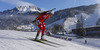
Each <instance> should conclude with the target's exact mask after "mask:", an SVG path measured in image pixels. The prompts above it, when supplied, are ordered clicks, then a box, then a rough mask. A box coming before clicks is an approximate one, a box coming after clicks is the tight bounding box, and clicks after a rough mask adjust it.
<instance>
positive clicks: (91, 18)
mask: <svg viewBox="0 0 100 50" xmlns="http://www.w3.org/2000/svg"><path fill="white" fill-rule="evenodd" d="M98 11H99V10H98V9H95V12H94V13H92V14H86V13H80V14H77V15H76V16H75V17H70V18H68V19H66V20H65V21H64V29H66V30H68V31H71V30H72V29H75V28H76V23H77V20H78V19H79V20H80V17H81V16H82V17H83V19H84V27H89V26H96V22H97V21H98V19H99V18H100V17H99V16H100V15H99V13H98Z"/></svg>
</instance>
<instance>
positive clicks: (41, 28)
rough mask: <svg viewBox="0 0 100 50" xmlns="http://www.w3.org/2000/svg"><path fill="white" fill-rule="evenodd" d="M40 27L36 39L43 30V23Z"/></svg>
mask: <svg viewBox="0 0 100 50" xmlns="http://www.w3.org/2000/svg"><path fill="white" fill-rule="evenodd" d="M38 28H39V31H38V32H37V35H36V38H35V40H37V38H38V36H39V34H40V32H41V31H42V30H43V27H42V26H41V24H39V25H38Z"/></svg>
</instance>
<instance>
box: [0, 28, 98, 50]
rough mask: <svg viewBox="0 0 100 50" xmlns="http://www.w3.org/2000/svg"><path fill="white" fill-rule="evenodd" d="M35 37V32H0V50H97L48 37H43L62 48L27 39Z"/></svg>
mask: <svg viewBox="0 0 100 50" xmlns="http://www.w3.org/2000/svg"><path fill="white" fill-rule="evenodd" d="M35 35H36V32H23V31H14V30H0V50H66V49H67V50H94V49H95V50H99V49H97V48H95V47H94V48H92V47H87V46H85V45H80V44H77V43H73V42H70V41H65V40H61V39H57V38H54V37H48V36H45V38H46V39H49V41H52V42H55V43H59V44H61V45H64V46H63V47H62V46H59V45H58V47H52V46H48V45H45V44H42V43H38V42H34V41H31V40H29V39H27V38H34V37H35ZM98 43H99V42H98ZM52 45H55V44H52ZM56 46H57V45H56Z"/></svg>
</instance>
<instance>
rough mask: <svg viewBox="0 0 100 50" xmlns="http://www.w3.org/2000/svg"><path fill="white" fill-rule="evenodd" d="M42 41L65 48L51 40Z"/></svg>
mask: <svg viewBox="0 0 100 50" xmlns="http://www.w3.org/2000/svg"><path fill="white" fill-rule="evenodd" d="M41 41H45V42H48V43H52V44H55V45H59V46H64V45H61V44H58V43H55V42H52V41H49V40H41Z"/></svg>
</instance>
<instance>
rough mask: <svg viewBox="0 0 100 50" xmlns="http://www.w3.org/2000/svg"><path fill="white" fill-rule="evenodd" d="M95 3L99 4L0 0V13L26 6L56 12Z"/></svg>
mask: <svg viewBox="0 0 100 50" xmlns="http://www.w3.org/2000/svg"><path fill="white" fill-rule="evenodd" d="M96 3H100V0H0V11H4V10H7V9H13V8H14V7H16V6H28V5H33V6H36V7H39V8H41V9H43V10H50V9H53V8H56V11H57V10H61V9H66V8H72V7H77V6H82V5H91V4H96Z"/></svg>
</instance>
